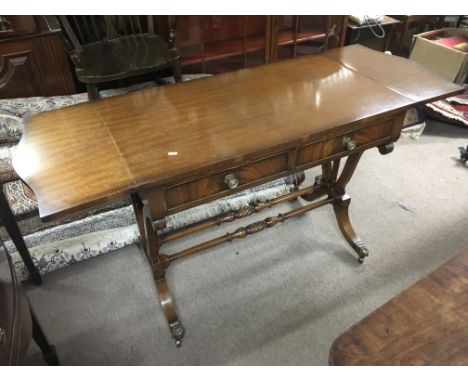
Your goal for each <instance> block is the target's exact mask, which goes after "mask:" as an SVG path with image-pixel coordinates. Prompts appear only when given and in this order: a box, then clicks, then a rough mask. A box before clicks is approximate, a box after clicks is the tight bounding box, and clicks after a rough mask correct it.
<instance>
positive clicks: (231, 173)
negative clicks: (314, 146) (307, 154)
mask: <svg viewBox="0 0 468 382" xmlns="http://www.w3.org/2000/svg"><path fill="white" fill-rule="evenodd" d="M287 164H288V154H287V153H283V154H280V155H276V156H274V157H270V158H266V159H262V160H259V161H257V162H253V163H249V164H246V165H244V166H239V167H235V168H232V169H230V170H227V171H223V172H220V173H217V174H213V175H210V176H206V177H203V178H200V179H196V180H193V181H190V182H186V183H182V184H178V185H176V186H173V187H169V188H167V189H166V205H167V207H168V208H169V209H170V208H173V207H176V206H180V205H183V204H187V203H190V202H194V201H197V200H202V199H204V198H207V197H210V196H213V195H216V194H219V193H223V192H224V193H225V192H226V191H229V190H235V189H237V188H239V187H242V186H244V185H248V184H250V183H253V182H255V181H258V180H261V179H264V178H268V177H271V176H273V175H275V174H281V173H283V172H285V171H286V170H287Z"/></svg>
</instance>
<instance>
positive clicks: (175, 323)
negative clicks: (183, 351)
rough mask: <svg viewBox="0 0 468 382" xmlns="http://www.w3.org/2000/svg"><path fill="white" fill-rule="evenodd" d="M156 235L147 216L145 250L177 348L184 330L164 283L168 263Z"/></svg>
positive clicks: (155, 230)
mask: <svg viewBox="0 0 468 382" xmlns="http://www.w3.org/2000/svg"><path fill="white" fill-rule="evenodd" d="M157 234H158V233H157V229H156V228H155V227H154V224H153V222H152V219H151V218H150V217H149V216H147V217H146V220H145V232H144V237H145V238H146V246H145V249H146V253H147V257H148V260H149V262H150V264H151V266H152V269H153V275H154V280H155V283H156V290H157V291H158V295H159V301H160V303H161V307H162V310H163V312H164V315H165V316H166V319H167V322H168V323H169V330H170V331H171V335H172V338H174V340H175V342H176V346H177V347H179V346H180V345H181V341H182V337H183V336H184V333H185V330H184V328H183V327H182V325H181V324H180V321H179V319H178V318H177V313H176V310H175V307H174V303H173V301H172V297H171V294H170V293H169V288H168V286H167V282H166V269H167V267H168V266H169V261H168V259H167V256H166V255H163V254H161V253H159V244H158V236H157ZM142 236H143V233H142Z"/></svg>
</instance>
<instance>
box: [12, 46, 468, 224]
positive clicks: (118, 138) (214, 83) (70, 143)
mask: <svg viewBox="0 0 468 382" xmlns="http://www.w3.org/2000/svg"><path fill="white" fill-rule="evenodd" d="M460 90H461V88H460V87H459V86H457V85H454V84H451V83H449V82H447V81H444V80H442V79H440V78H438V77H437V76H436V75H434V74H433V73H430V72H429V71H426V70H425V69H424V68H422V67H421V66H420V65H418V64H416V63H414V62H411V61H409V60H406V59H403V58H400V57H394V56H390V55H384V54H382V53H379V52H375V51H373V50H370V49H367V48H364V47H362V46H359V45H353V46H348V47H345V48H339V49H335V50H331V51H329V52H327V53H325V54H321V55H316V56H307V57H303V58H298V59H293V60H286V61H280V62H277V63H274V64H271V65H265V66H261V67H256V68H251V69H243V70H240V71H236V72H230V73H225V74H220V75H217V76H213V77H210V78H205V79H199V80H195V81H190V82H186V83H179V84H175V85H169V86H164V87H160V88H153V89H148V90H143V91H138V92H134V93H130V94H126V95H121V96H116V97H112V98H108V99H102V100H98V101H94V102H90V103H85V104H79V105H75V106H70V107H65V108H63V109H59V110H55V111H50V112H45V113H40V114H37V115H34V116H32V117H30V118H29V119H28V120H27V121H26V123H25V127H24V134H23V138H22V139H21V141H20V143H19V146H18V149H17V151H16V154H15V156H14V167H15V169H16V171H17V172H18V174H19V175H20V177H21V178H22V179H23V180H25V181H26V183H28V185H29V186H30V187H31V188H32V189H33V191H34V193H35V195H36V197H37V200H38V204H39V212H40V216H41V218H43V219H45V220H46V219H51V218H54V217H57V216H59V215H61V214H66V213H70V212H74V211H77V210H80V209H82V208H87V207H91V206H94V205H96V204H98V203H101V202H104V201H106V200H109V199H113V198H116V197H119V196H125V195H128V194H130V193H131V192H134V191H136V190H141V189H143V188H151V187H154V186H157V185H161V184H169V183H176V182H177V181H179V180H181V179H184V178H186V177H187V176H194V175H197V174H204V173H207V172H209V171H211V170H215V169H216V168H220V167H223V168H227V167H229V166H233V165H236V164H239V163H241V162H243V161H246V160H253V159H255V158H260V157H265V156H266V155H268V154H269V153H274V152H278V150H282V149H284V150H287V149H289V148H292V147H294V146H297V145H298V144H301V143H304V142H307V141H308V140H310V139H311V137H317V139H318V137H320V136H324V135H333V134H335V133H336V132H338V131H339V132H345V131H346V129H351V128H352V127H353V126H357V125H358V124H360V125H362V124H366V123H371V122H372V121H374V120H376V119H377V118H380V119H382V118H384V117H386V116H388V117H391V116H392V115H396V114H397V113H399V112H401V111H404V110H405V109H408V108H409V107H410V106H411V105H414V104H417V103H420V102H422V101H424V102H428V101H430V100H432V99H435V98H440V97H441V96H448V95H451V94H455V93H458V92H459V91H460Z"/></svg>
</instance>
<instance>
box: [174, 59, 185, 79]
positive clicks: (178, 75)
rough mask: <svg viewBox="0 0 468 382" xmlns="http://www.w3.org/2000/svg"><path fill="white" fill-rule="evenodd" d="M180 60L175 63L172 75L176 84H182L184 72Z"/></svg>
mask: <svg viewBox="0 0 468 382" xmlns="http://www.w3.org/2000/svg"><path fill="white" fill-rule="evenodd" d="M180 66H181V65H180V60H177V61H175V62H174V63H173V64H172V73H173V74H174V80H175V82H182V81H183V80H182V70H181V68H180Z"/></svg>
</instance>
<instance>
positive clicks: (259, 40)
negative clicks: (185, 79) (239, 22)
mask: <svg viewBox="0 0 468 382" xmlns="http://www.w3.org/2000/svg"><path fill="white" fill-rule="evenodd" d="M262 49H265V36H264V35H262V36H251V37H247V39H246V40H245V49H244V41H243V40H242V39H240V38H239V39H235V40H225V41H216V42H206V43H205V44H204V47H203V52H199V54H197V55H186V56H185V57H184V56H183V57H182V64H183V65H191V64H196V63H199V62H202V61H213V60H220V59H223V58H228V57H232V56H238V55H242V54H244V52H245V53H252V52H257V51H259V50H262ZM197 50H198V51H201V47H199V48H198V49H197Z"/></svg>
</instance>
